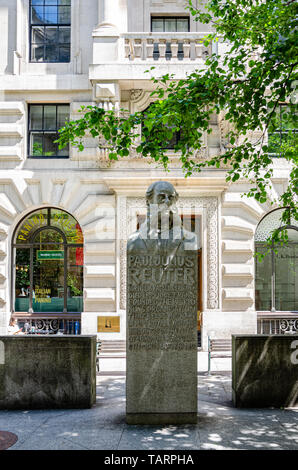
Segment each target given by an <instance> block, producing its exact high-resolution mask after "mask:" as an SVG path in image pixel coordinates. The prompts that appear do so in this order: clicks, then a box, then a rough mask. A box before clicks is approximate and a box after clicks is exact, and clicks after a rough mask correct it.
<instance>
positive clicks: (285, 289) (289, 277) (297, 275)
mask: <svg viewBox="0 0 298 470" xmlns="http://www.w3.org/2000/svg"><path fill="white" fill-rule="evenodd" d="M297 260H298V243H289V245H288V246H282V247H281V246H279V247H278V250H277V253H276V254H275V308H276V310H281V311H295V310H298V262H297Z"/></svg>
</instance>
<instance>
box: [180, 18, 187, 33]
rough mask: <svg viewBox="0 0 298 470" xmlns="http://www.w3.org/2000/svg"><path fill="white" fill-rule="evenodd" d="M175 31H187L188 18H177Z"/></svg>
mask: <svg viewBox="0 0 298 470" xmlns="http://www.w3.org/2000/svg"><path fill="white" fill-rule="evenodd" d="M177 31H178V32H181V33H184V32H188V31H189V26H188V18H178V19H177Z"/></svg>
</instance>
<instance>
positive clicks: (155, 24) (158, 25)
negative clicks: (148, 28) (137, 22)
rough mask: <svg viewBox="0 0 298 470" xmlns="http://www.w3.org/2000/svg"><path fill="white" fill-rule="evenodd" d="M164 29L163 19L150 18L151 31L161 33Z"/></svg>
mask: <svg viewBox="0 0 298 470" xmlns="http://www.w3.org/2000/svg"><path fill="white" fill-rule="evenodd" d="M163 31H164V22H163V19H158V18H152V32H153V33H162V32H163Z"/></svg>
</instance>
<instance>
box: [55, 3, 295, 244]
mask: <svg viewBox="0 0 298 470" xmlns="http://www.w3.org/2000/svg"><path fill="white" fill-rule="evenodd" d="M188 8H189V10H190V12H191V14H192V15H193V16H194V19H195V20H196V21H199V22H200V23H204V24H207V25H209V26H210V30H212V31H213V32H212V33H210V34H206V37H205V38H204V40H203V41H204V45H205V46H208V45H210V44H211V43H213V44H222V43H226V44H227V50H226V52H225V53H224V54H221V55H218V54H217V53H216V52H214V53H212V54H210V55H209V56H208V57H207V59H206V63H205V66H204V67H201V68H200V69H198V70H195V71H194V72H193V73H191V74H190V75H188V76H187V77H186V78H185V79H181V80H177V79H175V77H174V76H170V75H165V76H163V77H157V76H155V70H154V68H152V69H151V70H150V71H148V72H149V73H150V74H151V80H152V81H153V82H154V84H155V90H154V91H153V92H152V95H153V96H154V97H155V101H154V103H152V105H151V106H150V108H149V109H147V110H146V112H137V113H134V114H130V115H129V114H128V113H127V112H120V113H119V112H117V111H115V110H112V111H104V110H103V109H101V108H99V107H96V106H88V107H87V108H83V109H82V111H83V112H84V114H83V115H82V118H81V119H79V120H77V121H71V122H69V123H67V124H66V126H65V127H64V128H63V129H62V130H61V133H60V137H59V143H60V146H61V147H63V146H64V145H66V144H67V143H68V142H70V143H71V144H72V145H75V146H77V147H78V148H79V150H83V148H84V146H83V143H82V138H83V137H84V136H85V133H86V132H87V131H88V132H90V133H91V135H92V136H93V137H101V138H102V137H103V138H104V139H105V140H106V144H105V145H104V146H105V147H108V149H109V158H110V159H111V160H117V159H118V158H121V157H124V156H128V155H129V153H130V150H131V148H132V147H134V149H135V150H136V151H137V152H138V153H140V154H142V155H143V157H144V158H146V157H150V158H151V159H153V160H155V161H156V162H158V163H161V164H162V165H163V166H164V168H165V169H168V163H169V155H168V153H167V151H166V149H165V145H164V142H166V141H168V140H169V139H171V138H172V137H173V135H174V133H175V132H178V131H179V133H180V139H179V140H178V141H177V142H176V145H175V152H177V153H178V155H179V158H180V161H181V165H182V169H183V171H184V173H185V176H191V175H192V174H195V173H197V172H199V171H200V170H201V169H202V167H215V168H219V167H221V168H222V167H226V168H227V176H226V179H227V181H231V182H235V181H237V180H239V179H240V178H248V179H249V181H250V182H251V186H250V187H251V189H250V190H249V192H248V193H247V195H248V196H250V197H254V198H255V199H256V200H257V201H259V202H260V203H264V202H266V201H268V200H271V198H270V196H269V194H270V188H271V180H270V178H271V177H272V175H273V166H274V162H276V161H278V159H281V158H282V159H285V160H287V161H288V162H289V165H290V168H291V171H290V178H289V184H288V186H287V188H286V190H285V191H284V193H283V194H282V195H281V196H280V198H279V200H278V201H275V202H277V203H278V205H279V206H280V207H285V208H286V210H285V211H284V212H283V223H284V224H285V225H290V221H291V220H292V221H293V220H295V221H298V208H297V196H298V165H297V163H298V156H297V134H295V131H294V130H295V129H297V127H298V126H297V107H296V96H295V84H296V82H297V79H298V77H297V63H298V62H297V57H298V54H297V3H296V2H295V1H293V0H288V1H287V0H266V1H265V2H264V1H263V0H206V1H205V2H204V4H203V5H201V6H200V8H199V9H196V8H195V7H194V6H193V4H192V1H191V0H189V6H188ZM213 50H214V48H213ZM297 83H298V82H297ZM281 104H282V105H286V106H284V107H283V113H282V122H281V115H280V105H281ZM215 113H216V114H217V115H224V119H225V121H226V122H227V123H228V128H229V130H228V132H227V136H226V137H227V140H228V144H227V146H226V148H225V151H224V152H221V153H219V154H218V155H216V156H213V157H211V158H209V159H207V160H204V161H199V162H198V160H197V159H195V158H194V154H195V152H194V151H197V150H199V149H200V148H201V146H202V136H203V133H204V132H207V133H208V134H210V133H211V132H212V128H211V125H210V118H211V115H214V114H215ZM140 129H142V132H140ZM280 131H281V132H280ZM254 135H255V136H256V135H257V138H254V137H252V136H254ZM268 135H269V140H268ZM281 136H282V138H281ZM274 139H279V140H278V142H274ZM276 149H278V151H276ZM273 237H279V239H280V237H285V239H286V237H287V236H286V233H284V232H280V231H276V233H275V234H273Z"/></svg>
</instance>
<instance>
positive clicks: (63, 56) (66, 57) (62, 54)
mask: <svg viewBox="0 0 298 470" xmlns="http://www.w3.org/2000/svg"><path fill="white" fill-rule="evenodd" d="M69 61H70V46H60V47H59V62H69Z"/></svg>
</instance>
